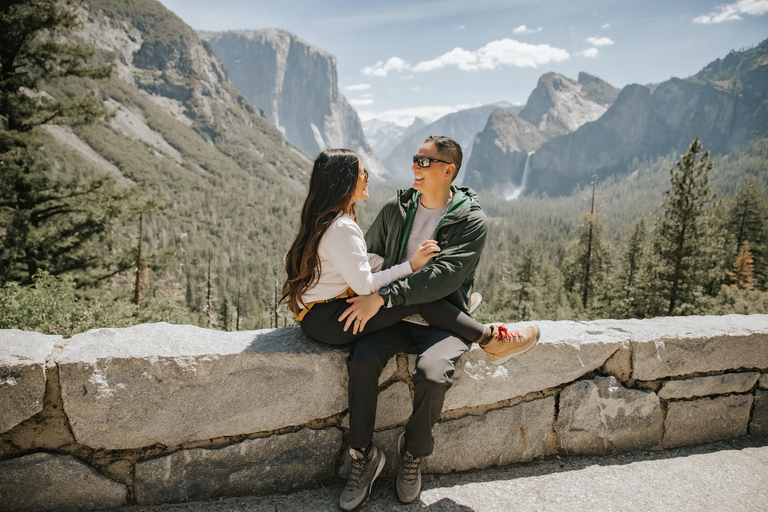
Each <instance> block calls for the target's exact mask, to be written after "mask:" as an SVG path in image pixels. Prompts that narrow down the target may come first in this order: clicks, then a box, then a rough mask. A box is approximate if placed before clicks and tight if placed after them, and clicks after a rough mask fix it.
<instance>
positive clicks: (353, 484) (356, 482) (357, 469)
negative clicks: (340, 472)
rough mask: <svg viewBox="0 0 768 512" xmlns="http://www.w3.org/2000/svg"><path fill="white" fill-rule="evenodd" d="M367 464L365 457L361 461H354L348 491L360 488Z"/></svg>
mask: <svg viewBox="0 0 768 512" xmlns="http://www.w3.org/2000/svg"><path fill="white" fill-rule="evenodd" d="M365 462H366V461H365V457H363V458H360V459H355V458H353V459H352V470H351V471H350V473H349V481H348V482H347V489H349V490H350V491H351V490H353V489H357V488H358V487H360V479H361V478H362V477H363V470H364V469H365Z"/></svg>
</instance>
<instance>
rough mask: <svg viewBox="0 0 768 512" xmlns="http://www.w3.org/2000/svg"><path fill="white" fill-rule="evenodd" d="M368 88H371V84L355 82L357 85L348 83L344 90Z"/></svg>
mask: <svg viewBox="0 0 768 512" xmlns="http://www.w3.org/2000/svg"><path fill="white" fill-rule="evenodd" d="M370 88H371V84H357V85H348V86H346V87H345V88H344V90H345V91H364V90H366V89H370Z"/></svg>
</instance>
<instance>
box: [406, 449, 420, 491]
mask: <svg viewBox="0 0 768 512" xmlns="http://www.w3.org/2000/svg"><path fill="white" fill-rule="evenodd" d="M420 464H421V459H420V458H419V457H414V456H413V455H411V454H410V453H408V450H405V449H403V480H405V481H406V482H408V483H412V482H415V481H416V477H418V476H419V465H420Z"/></svg>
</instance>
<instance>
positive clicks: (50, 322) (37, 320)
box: [0, 271, 185, 337]
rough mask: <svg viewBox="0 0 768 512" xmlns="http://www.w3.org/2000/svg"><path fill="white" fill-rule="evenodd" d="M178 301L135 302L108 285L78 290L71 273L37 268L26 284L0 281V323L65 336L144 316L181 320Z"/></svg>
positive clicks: (129, 322)
mask: <svg viewBox="0 0 768 512" xmlns="http://www.w3.org/2000/svg"><path fill="white" fill-rule="evenodd" d="M184 320H185V317H184V311H183V308H182V306H181V304H179V303H178V301H174V300H172V299H171V298H170V297H167V296H166V297H163V296H155V297H152V298H151V299H150V300H149V301H147V304H145V305H143V306H142V307H141V308H137V307H135V306H134V305H133V304H132V303H131V301H130V298H129V297H121V296H120V295H119V294H116V293H114V292H111V291H101V292H99V293H96V294H92V296H90V297H89V296H84V295H82V294H80V293H79V292H78V291H77V290H76V287H75V282H74V280H73V279H72V277H71V276H67V275H64V276H60V277H56V276H53V275H51V274H49V273H48V272H45V271H39V272H38V273H36V274H35V275H34V276H33V285H32V286H21V285H19V284H18V283H13V282H12V283H6V284H5V285H3V286H2V287H0V329H22V330H26V331H37V332H41V333H43V334H59V335H61V336H64V337H70V336H73V335H75V334H78V333H81V332H85V331H87V330H89V329H96V328H102V327H128V326H131V325H135V324H140V323H146V322H172V323H181V322H183V321H184Z"/></svg>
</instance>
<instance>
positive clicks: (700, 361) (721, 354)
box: [596, 315, 768, 381]
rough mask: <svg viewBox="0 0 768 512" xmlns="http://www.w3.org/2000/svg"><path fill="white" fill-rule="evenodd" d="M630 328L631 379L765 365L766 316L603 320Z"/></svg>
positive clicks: (767, 357) (767, 362) (767, 361)
mask: <svg viewBox="0 0 768 512" xmlns="http://www.w3.org/2000/svg"><path fill="white" fill-rule="evenodd" d="M596 323H600V324H603V325H605V326H610V325H615V326H617V327H620V328H621V329H623V330H625V331H626V332H627V333H631V336H629V337H630V338H631V340H632V378H633V379H636V380H642V381H649V380H657V379H663V378H665V377H676V376H686V375H691V374H695V373H711V372H719V371H723V370H739V369H754V368H760V369H764V368H768V316H766V315H725V316H699V317H665V318H654V319H653V320H621V321H618V320H602V321H598V322H596Z"/></svg>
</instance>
